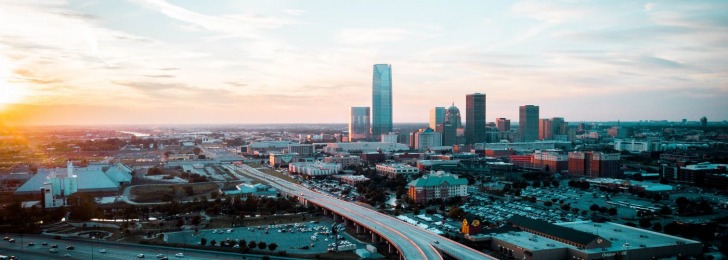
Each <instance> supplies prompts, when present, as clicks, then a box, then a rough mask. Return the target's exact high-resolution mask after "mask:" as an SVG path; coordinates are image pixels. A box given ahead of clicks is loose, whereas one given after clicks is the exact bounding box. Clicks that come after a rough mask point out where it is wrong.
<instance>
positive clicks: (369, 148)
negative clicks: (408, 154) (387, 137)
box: [324, 142, 409, 154]
mask: <svg viewBox="0 0 728 260" xmlns="http://www.w3.org/2000/svg"><path fill="white" fill-rule="evenodd" d="M407 150H409V147H408V146H407V145H405V144H398V143H381V142H356V143H327V144H326V147H324V152H326V153H329V154H335V153H340V152H353V151H358V152H362V153H369V152H378V151H382V152H384V153H390V152H394V151H407Z"/></svg>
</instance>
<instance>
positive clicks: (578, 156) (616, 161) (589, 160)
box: [569, 152, 622, 178]
mask: <svg viewBox="0 0 728 260" xmlns="http://www.w3.org/2000/svg"><path fill="white" fill-rule="evenodd" d="M621 166H622V158H621V155H620V154H618V153H614V154H609V153H602V152H570V153H569V174H571V175H577V176H585V177H592V178H597V177H599V178H620V177H622V170H621Z"/></svg>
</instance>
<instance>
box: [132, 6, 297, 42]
mask: <svg viewBox="0 0 728 260" xmlns="http://www.w3.org/2000/svg"><path fill="white" fill-rule="evenodd" d="M133 2H135V3H137V4H139V5H141V6H143V7H146V8H148V9H151V10H155V11H158V12H160V13H162V14H164V15H166V16H168V17H170V18H173V19H176V20H178V21H182V22H186V23H188V24H190V25H193V26H195V27H197V28H201V29H204V30H207V31H211V32H217V33H222V34H223V35H222V37H223V38H248V39H260V38H261V37H262V36H261V35H260V32H259V31H258V29H259V28H278V27H281V26H284V25H289V24H294V23H296V22H295V21H294V20H291V19H288V18H277V17H271V16H264V15H259V14H255V13H242V14H231V15H223V16H213V15H206V14H202V13H198V12H194V11H191V10H188V9H185V8H183V7H181V6H177V5H173V4H171V3H169V2H167V1H164V0H133ZM188 29H194V27H188Z"/></svg>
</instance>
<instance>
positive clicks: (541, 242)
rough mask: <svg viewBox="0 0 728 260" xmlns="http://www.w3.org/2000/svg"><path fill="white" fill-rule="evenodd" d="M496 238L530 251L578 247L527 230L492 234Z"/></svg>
mask: <svg viewBox="0 0 728 260" xmlns="http://www.w3.org/2000/svg"><path fill="white" fill-rule="evenodd" d="M492 237H493V238H494V239H498V240H502V241H505V242H507V243H511V244H514V245H518V246H520V247H523V248H525V249H528V250H530V251H536V250H545V249H555V248H571V249H577V248H576V247H575V246H572V245H568V244H564V243H561V242H559V241H556V240H553V239H549V238H545V237H542V236H538V235H535V234H532V233H529V232H526V231H518V232H508V233H499V234H492Z"/></svg>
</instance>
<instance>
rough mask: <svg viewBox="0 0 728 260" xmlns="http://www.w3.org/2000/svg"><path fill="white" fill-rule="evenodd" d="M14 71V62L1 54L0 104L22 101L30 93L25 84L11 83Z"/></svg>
mask: <svg viewBox="0 0 728 260" xmlns="http://www.w3.org/2000/svg"><path fill="white" fill-rule="evenodd" d="M12 71H13V64H12V63H10V61H8V60H7V59H5V57H2V56H0V105H7V104H11V103H17V102H20V101H21V100H23V98H24V97H25V96H26V95H27V94H28V93H27V90H26V89H25V88H24V87H23V86H18V85H15V84H11V83H10V76H11V75H12V73H13V72H12Z"/></svg>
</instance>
